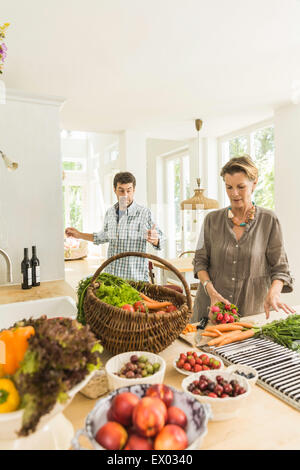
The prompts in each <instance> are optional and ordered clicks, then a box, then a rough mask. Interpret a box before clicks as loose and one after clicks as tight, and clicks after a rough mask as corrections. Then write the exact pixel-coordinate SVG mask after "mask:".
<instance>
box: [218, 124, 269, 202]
mask: <svg viewBox="0 0 300 470" xmlns="http://www.w3.org/2000/svg"><path fill="white" fill-rule="evenodd" d="M221 145H222V166H223V165H224V164H225V163H226V162H227V161H228V160H229V159H230V158H232V157H235V156H238V155H242V154H244V153H246V154H249V155H250V156H251V158H252V159H253V161H254V162H255V164H256V166H257V168H258V174H259V178H258V184H257V187H256V190H255V192H254V198H253V199H254V202H255V204H257V205H258V206H262V207H265V208H267V209H272V210H274V209H275V205H274V126H273V125H266V126H259V125H258V126H256V127H255V128H252V129H250V130H249V132H247V133H246V132H245V133H244V132H243V133H241V134H240V135H236V136H232V137H231V138H228V139H226V138H225V139H222V140H221ZM223 196H224V206H226V205H228V204H229V201H228V197H227V194H226V191H225V188H224V194H223Z"/></svg>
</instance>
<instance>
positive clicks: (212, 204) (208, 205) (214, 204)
mask: <svg viewBox="0 0 300 470" xmlns="http://www.w3.org/2000/svg"><path fill="white" fill-rule="evenodd" d="M202 124H203V122H202V121H201V119H196V120H195V126H196V130H197V136H198V145H197V148H198V161H199V148H200V145H199V144H200V135H199V131H200V129H201V127H202ZM200 183H201V179H200V178H197V185H198V188H195V189H194V195H193V196H192V197H191V198H190V199H186V200H185V201H182V202H181V204H180V207H181V210H209V209H218V207H219V203H218V201H216V200H215V199H210V198H208V197H205V196H204V194H203V193H204V191H205V189H204V188H202V189H201V188H200Z"/></svg>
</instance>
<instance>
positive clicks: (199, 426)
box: [72, 384, 210, 450]
mask: <svg viewBox="0 0 300 470" xmlns="http://www.w3.org/2000/svg"><path fill="white" fill-rule="evenodd" d="M149 387H150V385H149V384H139V385H132V386H129V387H123V388H119V389H118V390H116V391H114V392H112V393H110V394H109V395H108V396H107V397H105V398H102V399H100V400H98V401H97V403H96V405H95V407H94V408H93V410H92V411H91V412H90V413H89V414H88V416H87V417H86V420H85V428H84V429H80V430H79V431H77V433H76V435H75V436H74V438H73V440H72V447H73V448H74V449H75V450H83V448H82V447H81V445H80V443H79V438H80V436H81V435H84V436H86V437H87V438H88V440H89V441H90V443H91V444H92V447H93V448H94V449H95V450H105V449H104V448H103V447H102V446H101V445H100V444H98V442H97V441H96V440H95V436H96V434H97V431H98V430H99V429H100V428H101V427H102V426H103V425H104V424H105V423H106V422H107V416H106V415H107V411H108V410H109V408H110V406H111V402H112V400H113V398H114V397H115V396H116V395H117V394H119V393H123V392H131V393H134V394H135V395H138V396H139V397H140V398H142V397H143V396H145V394H146V391H147V389H148V388H149ZM169 388H170V389H171V390H172V391H173V393H174V400H173V403H172V406H177V407H178V408H181V409H182V410H183V411H184V412H185V414H186V416H187V419H188V425H187V429H186V433H187V438H188V444H189V446H188V447H187V449H186V450H196V449H199V448H200V446H201V443H202V440H203V438H204V436H205V435H206V434H207V422H208V420H209V418H210V407H209V405H205V404H202V403H199V401H198V400H196V399H195V396H194V397H192V399H191V398H190V397H189V395H187V394H186V393H184V392H180V391H178V390H176V389H175V388H173V387H169Z"/></svg>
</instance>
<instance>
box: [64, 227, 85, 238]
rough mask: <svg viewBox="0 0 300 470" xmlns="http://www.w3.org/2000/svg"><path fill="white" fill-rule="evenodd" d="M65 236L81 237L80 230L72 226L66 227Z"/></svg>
mask: <svg viewBox="0 0 300 470" xmlns="http://www.w3.org/2000/svg"><path fill="white" fill-rule="evenodd" d="M65 234H66V235H67V237H73V238H81V232H79V230H77V229H76V228H73V227H67V228H66V230H65Z"/></svg>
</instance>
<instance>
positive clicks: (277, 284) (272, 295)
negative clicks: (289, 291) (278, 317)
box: [264, 280, 296, 320]
mask: <svg viewBox="0 0 300 470" xmlns="http://www.w3.org/2000/svg"><path fill="white" fill-rule="evenodd" d="M282 286H283V282H282V281H280V280H278V281H277V280H275V281H273V283H272V286H271V287H270V289H269V291H268V293H267V297H266V299H265V302H264V309H265V314H266V319H267V320H268V318H269V317H270V310H276V312H279V309H282V310H283V311H284V312H285V313H287V314H289V313H296V310H294V309H293V308H292V307H289V306H288V305H287V304H284V303H283V302H281V300H280V293H281V290H282Z"/></svg>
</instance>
